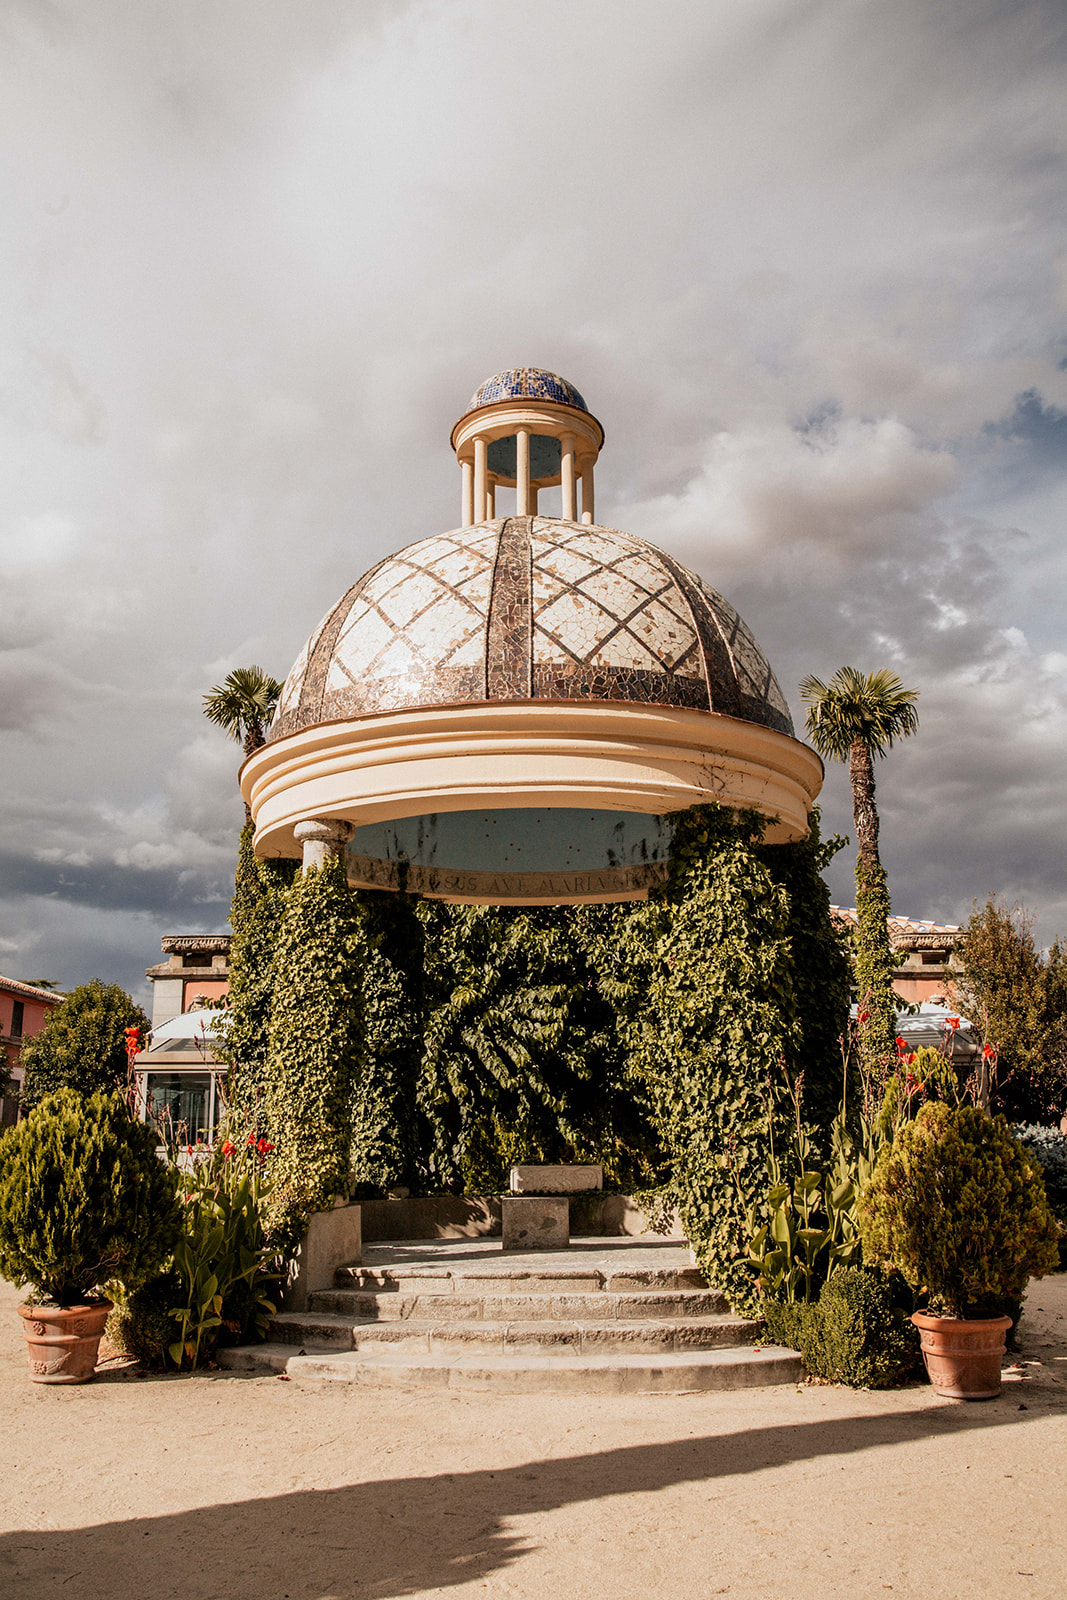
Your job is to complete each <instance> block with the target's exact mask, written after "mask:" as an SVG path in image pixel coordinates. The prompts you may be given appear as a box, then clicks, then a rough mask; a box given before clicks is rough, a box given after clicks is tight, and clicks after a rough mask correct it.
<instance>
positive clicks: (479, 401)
mask: <svg viewBox="0 0 1067 1600" xmlns="http://www.w3.org/2000/svg"><path fill="white" fill-rule="evenodd" d="M497 400H555V401H556V402H557V403H558V404H559V405H563V406H573V407H574V409H575V410H576V411H588V410H589V407H588V406H587V405H586V403H585V401H584V400H583V399H582V397H581V395H580V394H579V393H578V391H577V389H576V388H575V387H574V385H573V383H568V382H567V380H566V378H561V377H560V376H559V374H558V373H557V372H546V371H545V369H544V367H507V368H506V369H505V370H504V371H503V372H496V373H494V374H493V376H492V377H491V378H486V380H485V382H484V383H483V384H482V385H481V387H480V388H479V389H476V390H475V392H474V394H473V395H472V396H471V403H470V405H469V406H468V407H467V411H468V412H469V411H477V410H478V408H479V406H491V405H493V404H494V403H495V402H496V401H497ZM466 414H467V413H466V412H464V416H466Z"/></svg>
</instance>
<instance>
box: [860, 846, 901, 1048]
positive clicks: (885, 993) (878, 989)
mask: <svg viewBox="0 0 1067 1600" xmlns="http://www.w3.org/2000/svg"><path fill="white" fill-rule="evenodd" d="M889 910H890V906H889V884H888V882H887V880H886V875H885V868H884V867H883V866H882V865H881V863H880V862H876V863H875V864H874V865H873V866H870V865H868V864H867V863H866V862H865V861H864V859H863V857H862V855H861V856H860V857H859V858H858V860H857V862H856V1004H857V1012H858V1015H857V1035H858V1039H859V1049H860V1057H861V1061H862V1064H863V1070H864V1071H865V1072H866V1073H867V1074H868V1075H871V1074H874V1073H877V1072H878V1071H879V1070H881V1071H882V1072H883V1073H884V1072H885V1067H886V1063H887V1062H893V1061H894V1060H895V1059H896V1054H895V1049H894V1038H895V1035H896V1016H897V1008H896V1000H895V996H894V993H893V974H894V972H895V971H896V960H895V958H894V955H893V950H892V946H891V945H890V943H889V932H888V928H887V924H888V921H889Z"/></svg>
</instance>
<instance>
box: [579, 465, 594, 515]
mask: <svg viewBox="0 0 1067 1600" xmlns="http://www.w3.org/2000/svg"><path fill="white" fill-rule="evenodd" d="M594 514H595V510H594V506H593V462H592V459H590V460H588V461H584V462H583V463H582V521H583V522H592V521H593V518H594Z"/></svg>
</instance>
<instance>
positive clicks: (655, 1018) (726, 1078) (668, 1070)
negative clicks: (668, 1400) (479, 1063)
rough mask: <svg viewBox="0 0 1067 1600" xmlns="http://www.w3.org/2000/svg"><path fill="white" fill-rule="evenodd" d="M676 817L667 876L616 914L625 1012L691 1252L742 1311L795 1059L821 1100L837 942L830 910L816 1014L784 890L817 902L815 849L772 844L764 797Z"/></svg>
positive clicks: (836, 995)
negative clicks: (749, 1255)
mask: <svg viewBox="0 0 1067 1600" xmlns="http://www.w3.org/2000/svg"><path fill="white" fill-rule="evenodd" d="M672 820H673V822H674V824H675V835H674V853H673V863H672V870H671V876H670V879H669V880H668V882H667V884H666V885H665V886H664V888H663V889H662V890H660V891H658V892H657V893H656V894H654V896H653V897H651V898H650V899H649V901H648V903H647V904H646V905H644V906H638V907H635V908H634V910H633V912H632V913H631V914H630V915H628V916H626V917H624V918H622V919H620V921H619V924H618V933H617V940H616V952H617V954H616V960H617V970H618V972H619V974H620V975H621V980H620V981H621V992H620V1002H621V1014H622V1018H623V1026H624V1030H625V1035H626V1037H627V1040H628V1044H629V1048H630V1059H631V1063H632V1068H633V1070H634V1071H635V1072H636V1073H637V1074H638V1075H639V1076H640V1078H641V1079H642V1080H643V1081H644V1083H645V1084H646V1085H647V1087H648V1091H649V1094H650V1097H651V1102H652V1108H653V1114H654V1117H655V1121H656V1123H657V1125H658V1128H659V1131H660V1134H661V1137H662V1139H663V1143H664V1146H665V1149H666V1152H667V1156H668V1158H669V1161H670V1164H671V1169H672V1181H673V1189H674V1194H675V1197H676V1200H677V1204H678V1208H679V1211H680V1214H681V1218H682V1224H683V1226H684V1228H685V1231H686V1236H687V1237H688V1239H689V1242H690V1244H691V1246H692V1248H693V1250H694V1252H695V1255H696V1259H697V1262H698V1264H699V1265H700V1268H701V1270H702V1271H703V1272H704V1274H705V1276H706V1278H707V1280H708V1282H709V1283H712V1284H714V1285H716V1286H717V1287H719V1288H721V1289H722V1290H723V1291H724V1293H726V1294H727V1295H728V1296H729V1298H730V1301H731V1304H732V1305H733V1306H734V1307H735V1308H736V1309H737V1310H738V1311H743V1312H752V1311H753V1310H755V1282H754V1279H753V1276H752V1274H751V1273H750V1271H749V1269H748V1266H747V1264H746V1257H745V1237H746V1234H745V1221H746V1216H747V1212H748V1209H749V1207H750V1206H751V1205H752V1204H753V1203H754V1202H755V1200H756V1199H757V1197H758V1195H759V1194H760V1193H761V1192H762V1191H763V1190H764V1189H765V1186H766V1181H767V1168H766V1159H767V1152H768V1144H769V1133H770V1119H771V1118H772V1117H773V1116H774V1115H775V1111H774V1107H775V1102H776V1093H775V1091H776V1089H777V1088H778V1086H779V1085H781V1084H782V1083H783V1068H784V1067H792V1069H793V1070H794V1072H795V1073H799V1071H801V1070H803V1071H804V1072H805V1073H806V1074H810V1077H811V1080H812V1087H813V1089H814V1086H815V1081H816V1080H818V1081H819V1084H820V1088H819V1093H818V1096H817V1098H818V1099H819V1101H820V1103H824V1102H825V1099H826V1095H827V1089H826V1086H825V1084H824V1083H823V1080H824V1079H825V1077H826V1074H827V1072H828V1071H830V1070H833V1068H832V1061H831V1062H829V1063H828V1062H827V1060H826V1059H825V1056H826V1052H827V1050H828V1048H829V1047H830V1044H831V1039H832V1034H831V1030H832V1029H833V1028H835V1027H837V1026H838V1024H839V1022H840V1017H841V1011H842V1005H841V1002H842V999H843V989H842V976H841V957H840V952H839V951H838V950H837V949H836V946H835V945H834V944H833V941H832V938H831V939H830V942H829V944H827V942H826V940H825V939H824V938H823V934H824V932H825V930H824V929H823V928H822V926H821V922H820V926H819V927H818V928H817V929H816V930H815V932H816V934H817V937H816V938H815V939H814V940H812V941H811V942H810V943H809V944H808V946H807V948H806V950H805V955H806V956H808V957H811V956H815V957H816V958H817V959H819V960H822V959H823V958H826V960H827V961H828V962H829V965H828V966H826V967H825V974H826V975H829V976H831V977H832V979H833V981H832V983H831V986H830V992H829V993H828V994H827V996H826V1006H825V1015H821V1014H820V1013H819V1006H818V999H817V996H816V995H815V994H814V993H813V990H812V985H815V986H816V987H817V985H818V981H819V975H818V974H817V973H815V972H812V973H809V974H806V976H805V978H804V982H803V984H801V983H800V982H798V976H799V975H798V971H797V966H796V960H797V952H796V949H795V943H796V940H797V935H798V928H797V925H796V922H795V921H794V919H793V916H792V907H791V901H790V889H791V888H794V889H796V890H799V891H803V892H802V893H801V894H800V898H801V900H803V899H804V897H805V895H806V896H807V901H808V907H809V909H813V910H814V911H815V912H816V915H817V916H821V912H820V904H821V902H820V895H819V892H818V890H816V888H815V886H814V884H813V882H812V879H813V876H814V877H815V878H817V867H818V863H817V862H816V861H813V859H812V858H810V857H808V856H805V857H804V858H803V859H798V858H795V857H794V858H791V859H790V860H788V861H787V860H785V859H777V858H775V857H774V853H773V851H772V850H771V849H770V848H768V847H766V846H764V844H763V828H764V823H763V821H762V819H761V818H760V817H758V816H757V815H756V814H755V813H751V812H749V813H744V814H741V815H735V814H733V813H731V812H729V811H726V810H720V809H719V808H717V807H714V806H694V807H693V808H692V809H691V810H689V811H686V812H682V813H680V814H678V815H677V816H676V817H674V818H673V819H672ZM772 863H773V865H772ZM825 913H826V917H827V919H828V915H829V912H828V907H827V908H825ZM809 1043H810V1045H811V1046H813V1047H814V1049H813V1052H812V1054H811V1056H810V1057H809V1055H808V1052H807V1050H806V1048H805V1046H806V1045H807V1044H809Z"/></svg>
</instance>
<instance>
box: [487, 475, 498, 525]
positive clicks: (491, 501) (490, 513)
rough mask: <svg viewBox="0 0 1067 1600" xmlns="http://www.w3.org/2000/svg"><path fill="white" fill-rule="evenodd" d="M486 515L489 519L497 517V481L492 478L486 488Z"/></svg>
mask: <svg viewBox="0 0 1067 1600" xmlns="http://www.w3.org/2000/svg"><path fill="white" fill-rule="evenodd" d="M485 515H486V518H487V519H489V518H491V517H495V516H496V479H495V478H490V479H489V482H488V483H487V484H486V486H485Z"/></svg>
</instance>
